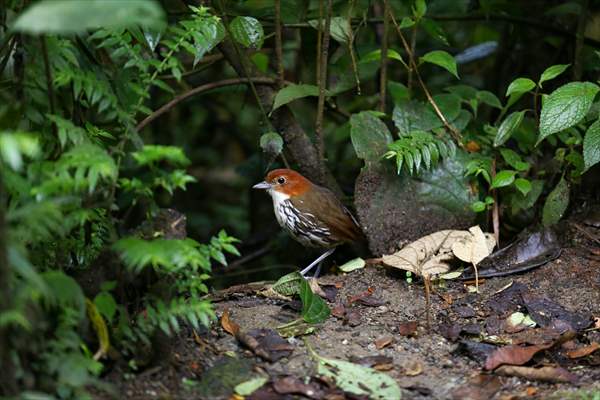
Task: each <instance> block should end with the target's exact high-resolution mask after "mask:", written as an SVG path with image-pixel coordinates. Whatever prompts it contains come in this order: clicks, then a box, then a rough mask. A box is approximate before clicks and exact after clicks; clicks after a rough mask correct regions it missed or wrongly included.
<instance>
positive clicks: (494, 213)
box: [491, 157, 500, 248]
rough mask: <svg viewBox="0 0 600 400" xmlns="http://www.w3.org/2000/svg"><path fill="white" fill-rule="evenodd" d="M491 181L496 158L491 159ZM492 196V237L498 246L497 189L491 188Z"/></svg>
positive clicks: (493, 175) (494, 173) (498, 213)
mask: <svg viewBox="0 0 600 400" xmlns="http://www.w3.org/2000/svg"><path fill="white" fill-rule="evenodd" d="M491 172H492V182H493V181H494V178H495V177H496V158H495V157H494V158H493V159H492V171H491ZM492 196H493V197H494V204H493V205H492V226H493V227H494V238H495V239H496V246H498V248H500V211H499V208H498V191H497V190H496V189H492Z"/></svg>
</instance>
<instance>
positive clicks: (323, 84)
mask: <svg viewBox="0 0 600 400" xmlns="http://www.w3.org/2000/svg"><path fill="white" fill-rule="evenodd" d="M332 8H333V0H327V16H326V19H325V32H323V45H322V46H321V66H320V67H319V72H320V76H319V102H318V103H317V121H316V123H315V133H316V135H317V152H318V154H319V157H320V158H321V160H324V159H325V145H324V140H323V111H324V109H325V91H326V90H327V64H328V60H329V58H328V56H329V54H328V53H329V37H330V34H329V30H330V27H331V14H332Z"/></svg>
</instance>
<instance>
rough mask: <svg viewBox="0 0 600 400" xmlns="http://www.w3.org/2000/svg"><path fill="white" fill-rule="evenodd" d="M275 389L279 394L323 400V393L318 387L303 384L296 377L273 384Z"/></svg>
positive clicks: (279, 380) (287, 377)
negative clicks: (298, 395)
mask: <svg viewBox="0 0 600 400" xmlns="http://www.w3.org/2000/svg"><path fill="white" fill-rule="evenodd" d="M273 389H274V390H275V391H276V392H277V393H279V394H301V395H304V396H306V397H308V398H310V399H321V398H323V396H324V393H323V391H322V390H321V389H320V388H319V387H318V386H313V385H311V384H308V383H304V382H302V381H301V380H300V379H299V378H297V377H295V376H286V377H285V378H281V379H278V380H276V381H275V382H273Z"/></svg>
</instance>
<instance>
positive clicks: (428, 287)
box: [386, 1, 431, 330]
mask: <svg viewBox="0 0 600 400" xmlns="http://www.w3.org/2000/svg"><path fill="white" fill-rule="evenodd" d="M386 3H387V1H386ZM423 283H424V284H425V315H426V316H425V318H426V319H427V330H429V329H431V278H430V277H429V276H424V277H423Z"/></svg>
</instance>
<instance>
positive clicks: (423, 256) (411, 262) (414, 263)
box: [381, 226, 495, 277]
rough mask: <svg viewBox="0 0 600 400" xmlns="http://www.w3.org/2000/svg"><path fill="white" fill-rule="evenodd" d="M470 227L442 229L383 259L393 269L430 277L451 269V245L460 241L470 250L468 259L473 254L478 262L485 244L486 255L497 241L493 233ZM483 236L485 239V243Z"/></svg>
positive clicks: (452, 257) (471, 257)
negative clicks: (469, 229)
mask: <svg viewBox="0 0 600 400" xmlns="http://www.w3.org/2000/svg"><path fill="white" fill-rule="evenodd" d="M471 230H472V231H460V230H443V231H439V232H435V233H432V234H430V235H427V236H424V237H422V238H420V239H418V240H416V241H414V242H412V243H410V244H408V245H406V246H405V247H403V248H402V249H401V250H400V251H397V252H396V253H394V254H389V255H384V256H382V257H381V261H382V262H383V263H384V264H385V265H388V266H390V267H393V268H399V269H402V270H405V271H410V272H412V273H414V274H416V275H419V276H422V277H431V276H434V275H439V274H443V273H446V272H448V271H449V270H450V265H449V264H448V261H450V260H452V259H454V257H455V255H454V254H453V252H452V246H453V245H454V244H455V243H458V242H460V243H463V245H462V246H463V247H466V248H468V249H469V254H470V256H469V262H471V261H470V260H472V259H473V257H475V259H476V260H477V261H476V262H479V261H481V260H480V259H479V258H480V257H481V256H482V254H483V253H484V250H483V247H484V246H485V249H486V252H487V254H486V255H485V256H487V255H489V254H490V252H491V249H490V245H491V248H493V245H495V241H494V239H493V236H492V235H491V234H484V233H483V232H481V229H480V228H479V227H478V226H476V227H473V228H471ZM482 236H483V238H484V239H485V240H483V242H482V239H481V237H482ZM459 247H460V246H459ZM485 256H484V257H485Z"/></svg>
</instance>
